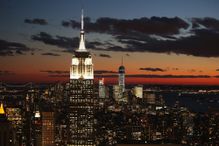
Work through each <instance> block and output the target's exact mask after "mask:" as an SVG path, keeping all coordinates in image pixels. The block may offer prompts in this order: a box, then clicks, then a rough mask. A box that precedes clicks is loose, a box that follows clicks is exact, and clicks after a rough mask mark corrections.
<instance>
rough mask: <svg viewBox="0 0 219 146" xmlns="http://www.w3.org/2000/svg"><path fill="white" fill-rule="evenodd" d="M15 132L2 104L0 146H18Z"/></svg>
mask: <svg viewBox="0 0 219 146" xmlns="http://www.w3.org/2000/svg"><path fill="white" fill-rule="evenodd" d="M16 145H17V144H16V141H15V132H14V129H13V128H12V125H11V123H10V121H8V119H7V117H6V114H5V110H4V107H3V104H2V103H1V105H0V146H16Z"/></svg>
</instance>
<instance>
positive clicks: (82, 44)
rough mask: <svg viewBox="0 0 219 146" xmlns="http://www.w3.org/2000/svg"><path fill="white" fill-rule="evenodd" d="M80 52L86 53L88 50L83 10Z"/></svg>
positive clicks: (82, 11) (82, 12)
mask: <svg viewBox="0 0 219 146" xmlns="http://www.w3.org/2000/svg"><path fill="white" fill-rule="evenodd" d="M77 51H79V52H86V51H87V49H86V47H85V36H84V10H83V9H81V32H80V43H79V48H78V50H77Z"/></svg>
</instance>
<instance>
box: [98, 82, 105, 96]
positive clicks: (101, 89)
mask: <svg viewBox="0 0 219 146" xmlns="http://www.w3.org/2000/svg"><path fill="white" fill-rule="evenodd" d="M105 90H106V89H105V86H104V78H102V79H101V80H99V98H105V97H106V91H105Z"/></svg>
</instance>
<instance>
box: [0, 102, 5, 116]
mask: <svg viewBox="0 0 219 146" xmlns="http://www.w3.org/2000/svg"><path fill="white" fill-rule="evenodd" d="M0 114H5V111H4V108H3V104H2V103H1V107H0Z"/></svg>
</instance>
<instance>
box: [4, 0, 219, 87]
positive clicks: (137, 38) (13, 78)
mask: <svg viewBox="0 0 219 146" xmlns="http://www.w3.org/2000/svg"><path fill="white" fill-rule="evenodd" d="M186 2H187V3H186ZM186 2H182V1H180V2H175V1H172V0H169V1H165V3H164V2H162V1H159V0H158V1H156V2H153V1H142V0H139V1H137V2H132V1H129V2H125V1H119V2H116V1H112V2H101V1H98V0H96V1H92V2H90V1H86V0H85V1H83V2H81V1H74V2H72V1H71V2H70V1H65V2H60V1H53V4H52V5H51V1H47V2H43V1H38V2H34V1H25V0H24V1H21V2H16V1H2V2H0V3H1V6H0V7H1V11H2V12H1V13H0V16H1V18H3V19H4V21H2V22H0V25H1V27H0V32H1V34H2V35H1V36H0V61H1V62H2V63H1V70H0V80H1V81H4V82H29V81H33V82H37V83H41V82H55V81H64V82H66V81H68V80H69V66H70V63H71V62H70V60H71V57H72V53H73V51H74V49H77V48H78V45H79V44H78V41H79V38H78V34H79V30H80V17H78V16H80V15H79V12H80V9H81V6H82V5H83V7H84V8H85V17H86V18H85V33H86V46H87V48H88V49H89V51H90V52H91V53H92V56H93V62H94V73H95V79H96V81H97V79H100V78H102V77H104V78H105V81H106V83H117V77H118V75H117V74H118V68H119V66H120V65H121V59H122V58H123V59H124V63H123V64H124V66H125V68H126V83H128V84H131V83H142V84H144V83H145V84H147V83H149V84H206V85H216V84H217V85H218V84H219V66H218V61H219V58H218V56H219V52H218V47H219V45H218V38H219V36H218V28H219V15H218V13H217V12H218V10H217V6H218V5H219V3H218V2H217V1H213V0H212V1H210V2H205V1H204V0H203V1H202V0H201V1H193V2H189V1H186ZM39 10H40V11H39ZM130 10H133V11H130ZM185 10H186V11H185ZM88 17H89V18H88ZM103 62H104V63H103Z"/></svg>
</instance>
